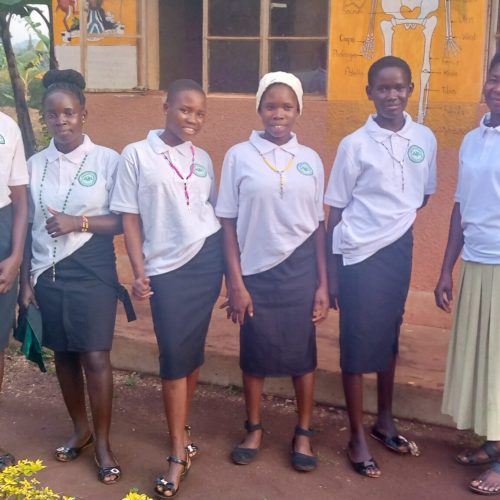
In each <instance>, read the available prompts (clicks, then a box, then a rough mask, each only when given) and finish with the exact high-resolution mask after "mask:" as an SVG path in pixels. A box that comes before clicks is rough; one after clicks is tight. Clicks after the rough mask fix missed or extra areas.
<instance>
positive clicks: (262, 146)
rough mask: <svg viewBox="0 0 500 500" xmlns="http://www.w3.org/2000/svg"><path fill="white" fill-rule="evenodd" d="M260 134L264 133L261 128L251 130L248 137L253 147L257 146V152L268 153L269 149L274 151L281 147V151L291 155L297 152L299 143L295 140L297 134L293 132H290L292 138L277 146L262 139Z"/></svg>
mask: <svg viewBox="0 0 500 500" xmlns="http://www.w3.org/2000/svg"><path fill="white" fill-rule="evenodd" d="M262 134H264V131H263V130H253V131H252V133H251V134H250V138H249V141H250V142H251V144H252V145H253V146H255V148H257V150H258V151H259V153H261V154H266V153H270V152H271V151H274V150H275V149H282V150H283V151H286V152H287V153H290V154H292V155H296V154H297V150H298V148H299V143H298V141H297V135H296V134H294V133H293V132H292V138H291V139H290V140H289V141H288V142H287V143H286V144H283V145H282V146H278V145H276V144H274V142H271V141H268V140H267V139H264V138H263V137H262Z"/></svg>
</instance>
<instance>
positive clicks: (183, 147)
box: [147, 128, 192, 158]
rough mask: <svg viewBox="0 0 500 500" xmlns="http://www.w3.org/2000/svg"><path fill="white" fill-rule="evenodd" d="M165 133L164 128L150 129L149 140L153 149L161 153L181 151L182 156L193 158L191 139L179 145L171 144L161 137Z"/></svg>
mask: <svg viewBox="0 0 500 500" xmlns="http://www.w3.org/2000/svg"><path fill="white" fill-rule="evenodd" d="M162 133H163V129H161V128H160V129H156V130H150V131H149V133H148V137H147V141H148V143H149V145H150V146H151V149H152V150H153V151H154V152H155V153H157V154H159V155H161V154H164V153H168V152H170V151H174V150H175V151H177V152H178V153H180V154H181V155H182V156H187V157H189V158H191V154H192V153H191V146H192V143H191V141H186V142H183V143H182V144H179V145H178V146H169V145H168V144H165V143H164V142H163V141H162V140H161V139H160V135H161V134H162Z"/></svg>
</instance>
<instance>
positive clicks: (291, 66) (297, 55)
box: [269, 41, 327, 95]
mask: <svg viewBox="0 0 500 500" xmlns="http://www.w3.org/2000/svg"><path fill="white" fill-rule="evenodd" d="M326 56H327V42H326V41H325V42H318V41H286V42H285V41H271V43H270V56H269V57H270V61H269V63H270V64H269V68H270V71H288V72H289V73H293V74H294V75H296V76H297V77H298V78H300V81H301V82H302V86H303V88H304V92H306V93H308V94H322V95H324V94H326V60H327V57H326Z"/></svg>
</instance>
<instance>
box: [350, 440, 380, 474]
mask: <svg viewBox="0 0 500 500" xmlns="http://www.w3.org/2000/svg"><path fill="white" fill-rule="evenodd" d="M350 447H351V443H349V444H348V445H347V448H346V455H347V458H348V460H349V463H350V464H351V466H352V468H353V469H354V470H355V471H356V472H357V473H358V474H361V475H362V476H365V477H369V478H371V479H377V478H379V477H380V476H381V475H382V471H381V470H380V467H379V466H378V465H377V462H375V460H374V459H373V457H371V458H369V459H368V460H363V461H361V462H355V461H354V460H353V459H352V458H351V454H350V453H349V448H350Z"/></svg>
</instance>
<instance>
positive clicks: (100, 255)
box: [20, 70, 121, 484]
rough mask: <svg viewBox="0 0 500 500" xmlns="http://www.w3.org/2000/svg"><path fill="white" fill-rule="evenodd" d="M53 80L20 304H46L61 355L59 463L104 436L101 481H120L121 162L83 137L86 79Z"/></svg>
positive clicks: (34, 170)
mask: <svg viewBox="0 0 500 500" xmlns="http://www.w3.org/2000/svg"><path fill="white" fill-rule="evenodd" d="M43 84H44V86H45V93H44V96H43V116H44V119H45V122H46V124H47V128H48V130H49V133H50V134H51V135H52V140H51V141H50V145H49V146H48V148H46V149H44V150H43V151H40V152H39V153H37V154H36V155H34V156H33V157H31V158H30V159H29V162H28V167H29V172H30V184H29V191H30V220H31V232H30V234H29V237H28V238H27V239H26V250H25V258H24V261H23V268H22V273H21V291H20V302H21V304H22V305H24V306H27V305H28V304H29V303H33V304H35V305H37V306H38V307H39V308H40V311H41V314H42V321H43V345H44V346H46V347H48V348H50V349H52V350H53V351H54V359H55V365H56V373H57V378H58V380H59V385H60V386H61V391H62V395H63V398H64V402H65V404H66V408H67V410H68V412H69V415H70V417H71V419H72V421H73V425H74V432H73V434H72V435H71V436H70V437H69V439H68V440H67V441H66V442H65V443H64V444H63V445H62V446H61V447H59V448H57V450H56V451H55V458H56V459H57V460H59V461H61V462H69V461H72V460H74V459H76V458H77V457H78V456H79V455H80V453H81V451H82V450H83V449H84V448H85V447H87V446H88V445H90V444H91V443H93V442H94V440H95V461H96V464H97V467H98V478H99V480H100V481H102V482H104V483H105V484H112V483H115V482H116V481H118V480H119V479H120V476H121V470H120V467H119V466H118V464H117V463H116V459H115V457H114V456H113V453H112V451H111V447H110V443H109V429H110V424H111V409H112V398H113V377H112V371H111V363H110V357H109V352H110V350H111V343H112V339H113V331H114V325H115V315H116V302H117V285H118V282H117V275H116V268H115V254H114V249H113V235H114V234H118V233H120V232H121V219H120V216H118V215H115V214H111V213H110V211H109V200H110V192H111V190H112V187H113V184H114V178H115V174H116V169H117V167H118V165H119V162H120V156H119V155H118V153H116V152H114V151H112V150H111V149H108V148H105V147H102V146H97V145H96V144H94V143H93V142H92V141H91V140H90V138H89V137H88V136H87V135H85V134H84V133H83V124H84V122H85V119H86V117H87V110H86V108H85V95H84V93H83V89H84V88H85V80H84V79H83V77H82V75H81V74H80V73H78V72H76V71H74V70H64V71H59V70H51V71H49V72H48V73H46V74H45V75H44V78H43ZM30 263H31V270H30ZM30 275H31V276H30ZM84 375H85V378H86V382H87V383H86V387H87V392H88V396H89V400H90V409H91V413H92V420H93V431H92V430H91V428H90V426H89V422H88V419H87V410H86V404H85V391H84V389H85V384H84Z"/></svg>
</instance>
